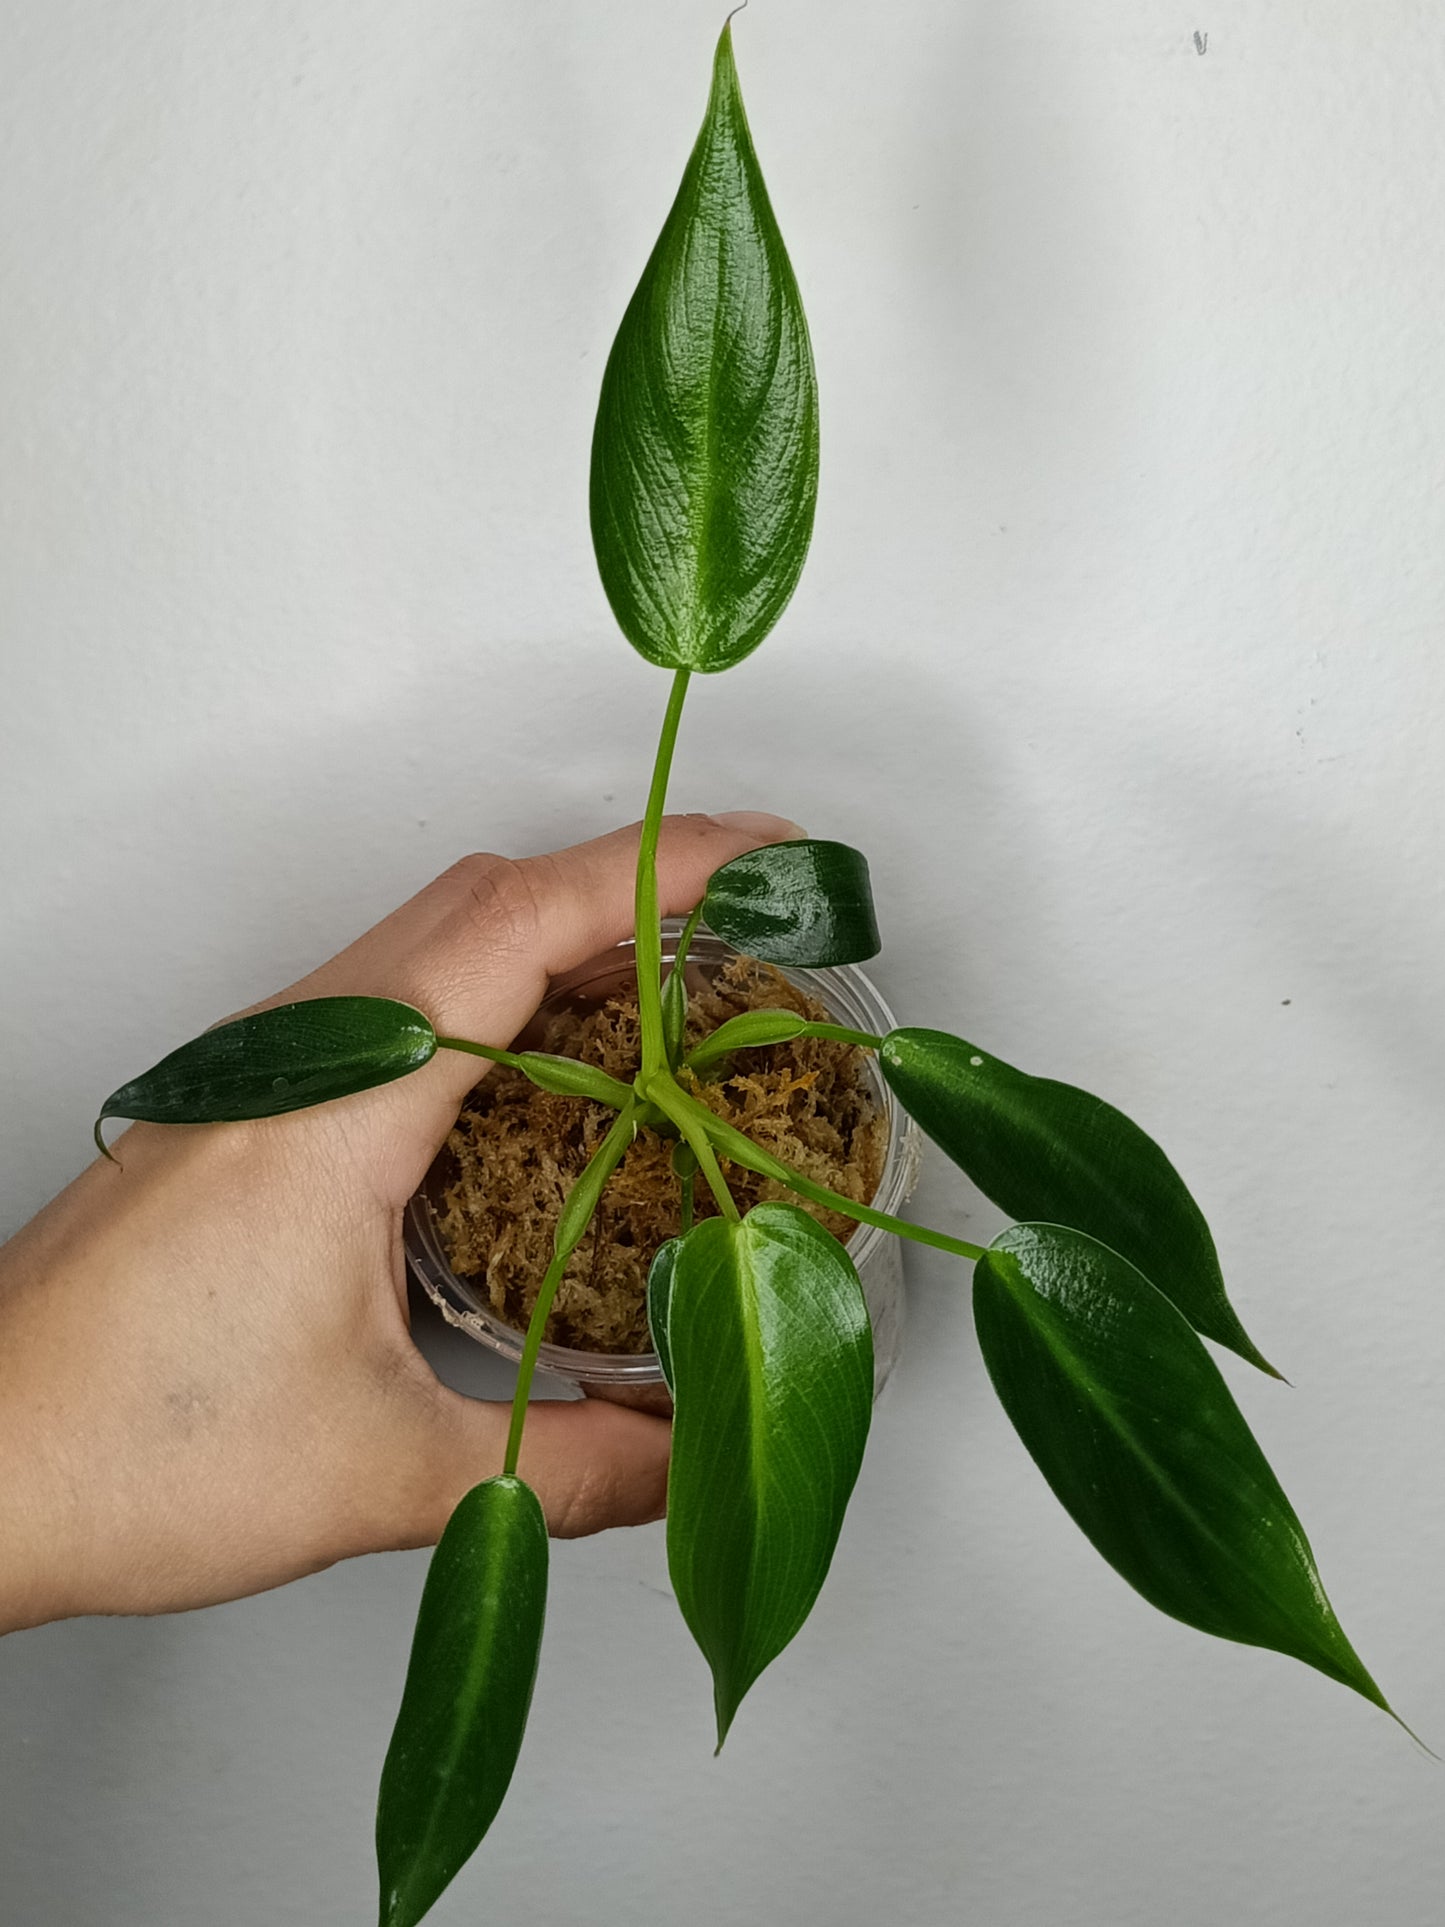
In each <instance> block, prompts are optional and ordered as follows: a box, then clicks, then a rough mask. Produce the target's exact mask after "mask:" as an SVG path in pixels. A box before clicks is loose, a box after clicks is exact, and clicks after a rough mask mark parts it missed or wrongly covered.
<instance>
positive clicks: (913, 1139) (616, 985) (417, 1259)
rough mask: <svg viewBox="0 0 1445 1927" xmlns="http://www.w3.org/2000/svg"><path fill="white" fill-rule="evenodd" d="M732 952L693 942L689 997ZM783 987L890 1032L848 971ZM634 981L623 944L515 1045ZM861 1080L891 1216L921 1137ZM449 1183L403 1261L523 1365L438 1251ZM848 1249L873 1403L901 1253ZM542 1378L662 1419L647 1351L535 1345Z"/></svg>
mask: <svg viewBox="0 0 1445 1927" xmlns="http://www.w3.org/2000/svg"><path fill="white" fill-rule="evenodd" d="M681 934H682V925H681V923H680V922H679V921H677V920H675V919H669V920H668V921H667V922H665V923H664V925H663V944H662V955H663V961H664V962H665V963H669V964H670V963H671V962H672V961H673V960H674V958H675V957H676V956H677V945H678V942H679V939H680V937H681ZM733 955H735V952H734V951H733V950H732V949H731V948H730V946H729V945H727V944H725V943H723V942H722V940H721V939H720V938H718V937H715V936H713V935H712V933H711V932H710V931H706V930H702V931H699V932H698V934H697V935H696V936H695V937H694V939H693V943H692V948H691V950H690V951H689V953H688V959H687V973H688V988H689V990H695V989H701V988H703V986H704V985H705V984H706V982H707V980H708V979H709V977H710V976H711V975H712V974H714V973H715V972H716V971H717V970H718V968H719V967H720V966H721V965H722V964H723V963H725V962H726V961H727V960H728V958H730V957H732V956H733ZM785 974H786V975H787V977H788V978H789V980H790V981H791V982H793V983H795V984H797V985H798V987H799V988H800V989H802V990H806V991H808V992H810V993H811V994H812V995H813V996H815V997H816V998H817V999H818V1001H819V1002H820V1003H821V1004H823V1005H825V1006H826V1008H827V1010H828V1012H829V1014H830V1016H831V1017H832V1018H833V1019H834V1020H835V1021H836V1022H838V1023H841V1024H846V1025H848V1026H849V1028H850V1029H853V1030H864V1031H868V1032H871V1033H872V1034H874V1035H881V1034H883V1033H884V1032H886V1031H890V1030H892V1029H893V1027H894V1026H893V1017H892V1013H891V1012H890V1011H889V1009H888V1007H887V1005H886V1004H885V1003H884V1002H883V999H882V998H881V997H880V996H879V995H878V992H877V991H876V990H875V989H874V988H873V985H872V984H871V983H870V982H869V981H868V979H867V978H866V977H865V976H864V975H863V972H862V971H861V970H859V969H858V968H857V967H856V966H855V965H853V964H845V965H842V966H840V967H838V968H830V969H826V970H789V971H787V972H786V973H785ZM635 981H636V972H635V968H634V963H633V946H632V943H631V941H630V940H629V941H628V942H626V943H622V944H618V946H617V947H616V949H615V950H609V951H607V952H606V953H605V954H604V955H603V956H600V957H594V958H593V959H592V960H591V961H590V962H588V963H585V964H582V965H580V966H579V967H578V968H577V969H576V970H572V971H569V972H568V973H567V975H566V976H564V977H558V978H557V979H555V981H554V982H553V984H552V987H551V989H550V991H549V992H548V994H547V997H546V1000H545V1002H544V1003H543V1004H542V1007H541V1009H540V1010H539V1011H538V1013H537V1015H536V1016H535V1017H534V1018H533V1019H532V1021H531V1023H530V1024H529V1025H528V1026H527V1028H526V1029H525V1030H524V1031H523V1032H522V1033H521V1036H520V1037H519V1038H517V1039H516V1043H515V1047H516V1048H517V1049H521V1050H530V1049H535V1048H536V1047H537V1046H538V1044H539V1043H540V1042H541V1033H542V1028H543V1023H544V1021H545V1019H546V1017H547V1016H548V1015H549V1014H550V1013H551V1012H552V1011H554V1010H556V1009H559V1008H567V1007H570V1008H573V1009H578V1008H580V1009H583V1010H586V1009H588V1008H590V1007H594V1006H596V1005H597V1004H600V1003H603V1002H604V1001H605V1000H606V999H607V998H608V997H610V996H612V995H613V994H614V992H616V991H618V990H620V989H623V988H624V987H630V986H631V985H632V984H633V983H635ZM867 1075H868V1078H869V1082H870V1084H871V1085H872V1088H873V1092H874V1095H875V1097H876V1098H877V1100H878V1103H879V1106H880V1107H881V1109H882V1110H883V1112H884V1113H885V1115H886V1116H887V1119H888V1150H887V1155H886V1158H885V1161H884V1166H883V1176H882V1178H881V1179H880V1181H879V1185H878V1190H877V1192H876V1193H875V1194H874V1197H873V1203H874V1204H875V1205H876V1206H877V1208H878V1209H879V1210H880V1211H889V1212H894V1213H896V1212H897V1211H899V1210H900V1209H901V1207H902V1206H903V1204H904V1203H905V1202H906V1201H907V1199H908V1198H909V1197H910V1196H911V1194H912V1191H913V1187H914V1184H915V1182H916V1180H917V1176H918V1163H919V1152H920V1140H919V1134H918V1129H917V1126H916V1125H914V1124H913V1123H912V1121H911V1120H910V1119H909V1118H908V1117H907V1116H906V1114H905V1113H904V1112H903V1111H902V1110H901V1109H900V1108H899V1106H898V1104H897V1102H896V1100H895V1098H894V1096H893V1093H892V1092H891V1091H890V1090H889V1088H888V1086H887V1085H886V1084H885V1083H884V1081H883V1078H882V1075H881V1073H880V1072H879V1070H878V1066H877V1063H876V1061H875V1060H874V1059H873V1058H872V1057H871V1056H870V1057H869V1059H868V1072H867ZM449 1181H450V1172H449V1170H448V1159H447V1156H446V1154H445V1153H443V1155H442V1156H441V1157H439V1158H438V1159H437V1161H436V1163H435V1164H433V1166H432V1168H431V1170H430V1171H429V1172H428V1173H427V1175H426V1178H425V1179H424V1181H423V1183H422V1187H421V1189H420V1191H418V1192H417V1194H416V1196H415V1197H414V1198H413V1199H412V1200H411V1202H410V1203H409V1204H408V1206H407V1210H406V1255H407V1261H408V1263H409V1264H410V1266H411V1269H412V1272H413V1273H414V1275H415V1277H416V1279H417V1281H418V1283H419V1284H420V1285H421V1287H422V1289H423V1291H425V1292H426V1294H427V1296H428V1297H429V1298H430V1299H431V1301H432V1303H433V1304H435V1305H436V1306H437V1308H438V1309H439V1310H440V1312H441V1314H442V1317H443V1318H445V1319H446V1321H447V1323H448V1324H450V1325H455V1326H456V1327H457V1328H458V1329H459V1330H461V1331H464V1332H467V1333H469V1334H470V1335H471V1336H472V1337H473V1338H475V1339H478V1340H479V1341H480V1342H481V1343H482V1344H483V1345H488V1346H490V1347H491V1349H492V1350H493V1351H495V1352H500V1353H501V1355H502V1356H503V1357H504V1358H507V1359H510V1360H512V1361H513V1362H514V1363H515V1362H516V1361H517V1360H518V1359H520V1358H521V1355H522V1342H523V1337H524V1334H523V1333H522V1332H520V1331H518V1330H517V1329H516V1327H515V1326H512V1325H508V1324H506V1323H504V1322H503V1321H502V1320H501V1319H500V1318H498V1316H497V1314H496V1313H495V1312H494V1311H493V1310H492V1307H491V1305H490V1304H489V1303H488V1302H487V1301H486V1300H485V1299H484V1298H483V1297H481V1296H479V1295H478V1291H477V1285H476V1283H475V1282H474V1281H473V1280H471V1279H468V1278H464V1277H460V1276H458V1274H457V1273H456V1272H454V1271H453V1270H452V1268H451V1266H450V1265H449V1264H448V1262H447V1256H446V1251H445V1249H444V1247H443V1245H442V1242H441V1238H440V1236H439V1235H438V1232H437V1221H436V1206H437V1204H438V1203H439V1200H440V1194H441V1191H442V1189H443V1188H444V1187H445V1185H446V1184H447V1183H448V1182H449ZM848 1251H849V1254H850V1255H851V1257H852V1259H853V1262H854V1264H855V1265H856V1266H857V1267H858V1276H859V1278H860V1280H861V1281H862V1285H863V1293H864V1296H865V1297H866V1299H867V1301H868V1312H869V1316H870V1318H871V1319H872V1322H873V1374H874V1376H873V1385H874V1393H875V1396H876V1394H877V1393H878V1392H880V1391H881V1390H882V1389H883V1384H884V1381H885V1380H886V1379H887V1377H888V1374H889V1372H890V1371H892V1369H893V1363H894V1360H895V1359H896V1358H897V1356H898V1351H899V1346H900V1344H901V1342H902V1336H903V1312H904V1296H903V1248H902V1245H901V1243H900V1241H899V1240H898V1238H897V1237H896V1236H895V1235H894V1234H893V1233H892V1232H890V1231H880V1230H878V1229H877V1228H876V1226H872V1225H859V1226H857V1227H856V1228H855V1230H854V1232H853V1235H852V1236H851V1237H850V1238H849V1240H848ZM537 1362H538V1364H539V1366H540V1367H541V1369H542V1370H543V1371H548V1372H555V1373H557V1374H558V1375H559V1376H560V1377H563V1378H569V1379H571V1380H572V1381H573V1382H574V1383H575V1384H576V1385H578V1386H580V1388H581V1389H582V1391H583V1392H585V1393H586V1394H587V1395H588V1396H589V1397H591V1398H605V1399H610V1400H612V1401H613V1402H614V1403H616V1404H620V1405H633V1406H638V1407H640V1408H641V1409H643V1410H649V1411H660V1412H667V1411H670V1410H671V1404H670V1401H669V1399H668V1396H667V1386H666V1383H665V1381H664V1379H663V1376H662V1368H661V1366H660V1365H659V1364H658V1362H657V1355H656V1353H655V1352H637V1353H618V1352H583V1351H571V1350H568V1349H567V1348H565V1347H563V1346H561V1345H543V1347H542V1349H541V1352H540V1354H539V1356H538V1361H537Z"/></svg>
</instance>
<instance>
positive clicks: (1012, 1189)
mask: <svg viewBox="0 0 1445 1927" xmlns="http://www.w3.org/2000/svg"><path fill="white" fill-rule="evenodd" d="M878 1061H879V1063H880V1064H881V1065H882V1068H883V1075H884V1077H885V1078H886V1079H887V1080H888V1083H889V1085H890V1086H891V1087H892V1090H893V1092H894V1094H895V1096H896V1097H897V1099H898V1101H899V1103H900V1104H901V1105H902V1106H903V1108H904V1110H905V1111H907V1112H908V1114H909V1116H910V1117H913V1118H916V1119H917V1121H918V1122H919V1123H920V1124H921V1125H922V1126H923V1128H924V1130H925V1131H927V1133H928V1135H929V1136H930V1137H931V1138H932V1139H933V1140H934V1142H935V1143H936V1144H938V1145H940V1146H941V1147H942V1149H943V1150H945V1151H946V1152H947V1153H948V1155H949V1157H951V1158H952V1159H953V1161H954V1163H955V1164H957V1165H959V1166H960V1167H961V1168H962V1169H963V1170H964V1171H966V1172H967V1173H968V1175H969V1177H971V1178H972V1179H973V1181H974V1183H975V1184H976V1185H977V1186H978V1188H979V1190H980V1191H982V1192H983V1194H984V1195H985V1197H988V1198H992V1200H993V1202H994V1203H995V1204H996V1205H998V1206H999V1208H1000V1209H1001V1210H1003V1211H1006V1212H1007V1213H1008V1214H1009V1216H1010V1217H1011V1218H1025V1219H1036V1220H1039V1221H1041V1222H1044V1223H1048V1224H1066V1225H1072V1226H1073V1227H1074V1229H1075V1230H1077V1231H1087V1232H1088V1234H1089V1236H1090V1237H1091V1238H1097V1239H1098V1240H1099V1242H1100V1243H1101V1244H1105V1245H1108V1246H1110V1248H1111V1249H1112V1250H1114V1251H1117V1252H1120V1253H1121V1254H1122V1255H1123V1256H1124V1257H1125V1258H1127V1259H1128V1260H1129V1262H1130V1263H1131V1264H1134V1265H1137V1266H1138V1267H1139V1269H1140V1271H1142V1272H1143V1273H1144V1275H1145V1277H1146V1278H1148V1279H1150V1280H1151V1282H1152V1283H1154V1284H1155V1285H1157V1286H1158V1287H1159V1289H1160V1291H1162V1292H1163V1293H1164V1295H1165V1297H1166V1298H1168V1299H1169V1300H1170V1302H1171V1303H1172V1304H1174V1305H1176V1306H1177V1307H1178V1309H1179V1310H1180V1311H1182V1312H1183V1314H1184V1316H1185V1317H1186V1318H1187V1319H1188V1320H1189V1322H1190V1324H1191V1325H1192V1326H1193V1327H1194V1329H1195V1330H1196V1331H1197V1332H1202V1333H1203V1334H1204V1336H1205V1337H1206V1338H1212V1339H1214V1340H1215V1341H1216V1343H1218V1344H1220V1345H1224V1346H1227V1347H1228V1349H1229V1350H1230V1351H1232V1352H1237V1353H1238V1354H1239V1356H1240V1357H1241V1358H1244V1359H1248V1361H1249V1362H1250V1364H1252V1365H1257V1366H1259V1368H1260V1369H1261V1370H1262V1371H1266V1372H1270V1373H1273V1374H1274V1375H1275V1376H1278V1374H1277V1373H1274V1367H1273V1366H1272V1365H1270V1364H1269V1363H1268V1362H1267V1361H1266V1360H1265V1359H1264V1358H1263V1357H1262V1356H1261V1354H1260V1353H1259V1352H1258V1351H1257V1350H1256V1348H1255V1346H1254V1344H1253V1342H1252V1340H1251V1339H1250V1338H1249V1336H1248V1334H1247V1333H1246V1332H1245V1329H1244V1327H1243V1325H1241V1324H1240V1322H1239V1318H1238V1316H1237V1315H1236V1313H1235V1310H1234V1307H1233V1306H1232V1305H1231V1304H1230V1302H1229V1299H1228V1298H1227V1297H1226V1295H1225V1290H1224V1279H1223V1277H1222V1275H1221V1273H1220V1269H1219V1259H1218V1257H1217V1256H1216V1255H1215V1250H1214V1240H1213V1238H1211V1236H1210V1235H1209V1227H1208V1225H1207V1224H1206V1223H1205V1222H1204V1217H1203V1214H1202V1213H1201V1211H1200V1209H1199V1207H1198V1205H1197V1204H1196V1203H1195V1202H1194V1200H1193V1198H1192V1197H1191V1196H1190V1195H1189V1192H1188V1191H1187V1190H1186V1189H1185V1185H1184V1180H1183V1179H1182V1178H1181V1177H1180V1175H1179V1173H1178V1172H1177V1171H1176V1170H1175V1169H1174V1166H1173V1165H1172V1164H1171V1163H1170V1162H1169V1160H1168V1158H1166V1157H1165V1155H1164V1153H1163V1152H1162V1151H1161V1150H1160V1148H1159V1146H1158V1145H1157V1144H1156V1143H1155V1142H1154V1140H1153V1139H1152V1138H1150V1137H1146V1136H1145V1134H1144V1132H1143V1131H1141V1130H1140V1129H1139V1126H1138V1125H1137V1124H1133V1123H1131V1122H1130V1121H1129V1119H1128V1118H1127V1117H1125V1116H1124V1114H1123V1112H1122V1111H1116V1110H1115V1109H1114V1107H1113V1106H1112V1105H1111V1104H1105V1103H1104V1102H1103V1101H1102V1100H1101V1099H1099V1098H1097V1097H1090V1096H1089V1094H1088V1092H1087V1091H1080V1090H1076V1089H1075V1088H1074V1087H1073V1086H1072V1085H1071V1084H1056V1083H1054V1082H1053V1081H1052V1080H1051V1079H1049V1078H1044V1077H1030V1076H1028V1075H1027V1074H1026V1073H1025V1072H1023V1071H1016V1070H1014V1069H1013V1068H1012V1067H1011V1066H1010V1065H1008V1064H1003V1063H1000V1061H999V1060H998V1058H996V1057H989V1056H987V1055H986V1054H985V1053H984V1052H983V1051H980V1050H978V1049H977V1048H976V1047H975V1046H974V1045H972V1044H966V1043H964V1042H963V1040H962V1039H961V1038H958V1037H950V1036H948V1035H947V1034H946V1033H945V1032H943V1031H938V1030H895V1031H892V1032H890V1034H889V1035H888V1036H887V1037H886V1038H885V1039H884V1040H883V1047H882V1049H881V1050H880V1051H879V1053H878Z"/></svg>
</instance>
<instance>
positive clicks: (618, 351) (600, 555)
mask: <svg viewBox="0 0 1445 1927" xmlns="http://www.w3.org/2000/svg"><path fill="white" fill-rule="evenodd" d="M817 492H818V397H817V388H816V384H815V381H814V376H813V357H812V350H811V349H810V347H809V344H808V329H807V324H806V322H805V320H804V318H803V307H802V302H801V301H800V299H799V297H798V288H797V283H796V282H795V281H794V279H793V270H792V267H791V265H790V263H789V261H788V256H787V252H786V250H785V249H784V247H783V241H782V236H781V235H780V234H779V233H778V225H777V222H776V221H775V219H774V218H773V211H772V208H771V206H770V205H769V202H768V193H767V189H766V188H765V187H764V185H763V177H762V174H761V173H760V171H759V169H758V162H757V156H756V154H755V153H754V152H753V143H752V138H751V136H750V135H749V133H748V124H747V118H746V116H745V114H744V112H743V102H742V95H741V93H740V92H739V91H738V77H737V70H736V68H735V67H734V65H733V52H732V35H731V33H730V31H729V29H728V28H726V27H724V29H723V33H722V38H721V39H720V40H719V41H718V47H717V57H716V60H715V62H714V65H713V82H712V93H711V97H710V98H709V100H708V106H707V115H706V118H705V119H704V121H703V125H702V132H701V133H700V134H699V135H698V138H697V145H696V146H695V147H694V148H693V151H692V158H691V159H690V160H689V162H688V164H687V171H686V173H685V174H684V175H683V178H682V186H681V187H680V189H679V190H678V195H677V199H676V200H675V201H674V203H673V206H672V212H671V213H670V214H669V215H668V217H667V221H666V224H665V225H664V227H663V230H662V233H661V235H660V236H659V238H658V241H657V245H656V247H655V248H654V249H653V251H652V256H651V259H650V260H649V261H648V263H647V266H646V268H645V269H644V271H643V275H642V279H641V281H640V282H639V283H638V286H637V291H636V293H635V294H634V295H633V297H632V300H631V302H630V304H629V306H628V309H627V312H626V314H625V315H624V316H623V318H622V325H621V327H620V328H619V330H618V333H617V339H616V341H615V342H614V344H613V347H612V353H611V356H610V357H609V359H608V363H607V371H606V373H605V374H604V376H603V378H602V396H601V401H600V403H599V406H598V411H597V426H596V430H595V433H594V436H593V442H592V540H593V545H594V547H595V548H596V551H597V566H598V569H599V570H600V571H601V575H602V586H603V587H604V589H605V590H606V591H607V598H608V600H609V601H610V602H611V604H612V608H613V612H614V614H615V615H616V617H617V620H618V622H619V623H620V624H621V627H622V632H623V634H624V635H625V636H626V637H627V639H628V641H629V642H630V643H631V644H632V645H633V647H634V648H635V649H637V650H639V651H640V652H641V654H642V655H644V656H645V657H646V658H647V659H648V661H649V662H655V663H658V664H660V665H661V666H662V667H663V668H666V669H699V670H719V669H729V668H731V667H732V665H733V664H734V663H737V662H741V661H742V659H743V657H744V656H746V655H748V654H749V653H750V652H751V651H752V650H753V649H755V648H756V647H757V646H758V644H759V643H760V642H761V641H762V639H763V637H764V636H765V635H766V634H767V633H768V631H769V630H770V629H771V628H772V626H773V624H774V623H775V622H776V621H777V619H778V617H779V616H780V615H781V614H782V612H783V608H784V606H785V605H786V603H787V601H788V598H789V596H791V594H792V593H793V588H794V585H795V584H796V582H797V580H798V575H799V572H800V571H801V569H802V566H803V558H804V556H805V555H806V554H807V550H808V540H809V537H810V535H811V534H812V529H813V506H814V502H815V500H816V498H817Z"/></svg>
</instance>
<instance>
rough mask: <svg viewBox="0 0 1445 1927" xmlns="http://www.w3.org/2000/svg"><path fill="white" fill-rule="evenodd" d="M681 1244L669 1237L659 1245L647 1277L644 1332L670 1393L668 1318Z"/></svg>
mask: <svg viewBox="0 0 1445 1927" xmlns="http://www.w3.org/2000/svg"><path fill="white" fill-rule="evenodd" d="M681 1242H682V1240H681V1239H680V1238H669V1239H668V1241H667V1243H666V1244H664V1245H659V1246H658V1247H657V1255H656V1256H655V1257H654V1259H653V1261H652V1266H651V1269H650V1270H649V1271H648V1274H647V1329H648V1330H649V1331H650V1332H651V1333H652V1349H653V1350H654V1351H655V1352H656V1353H657V1362H658V1364H659V1365H660V1366H661V1367H662V1376H663V1377H664V1378H665V1379H666V1380H667V1389H668V1390H669V1391H671V1390H672V1347H671V1346H670V1345H669V1343H668V1338H667V1317H668V1312H669V1310H670V1308H671V1304H672V1279H673V1271H674V1267H675V1265H676V1263H677V1247H678V1245H679V1244H680V1243H681Z"/></svg>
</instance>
